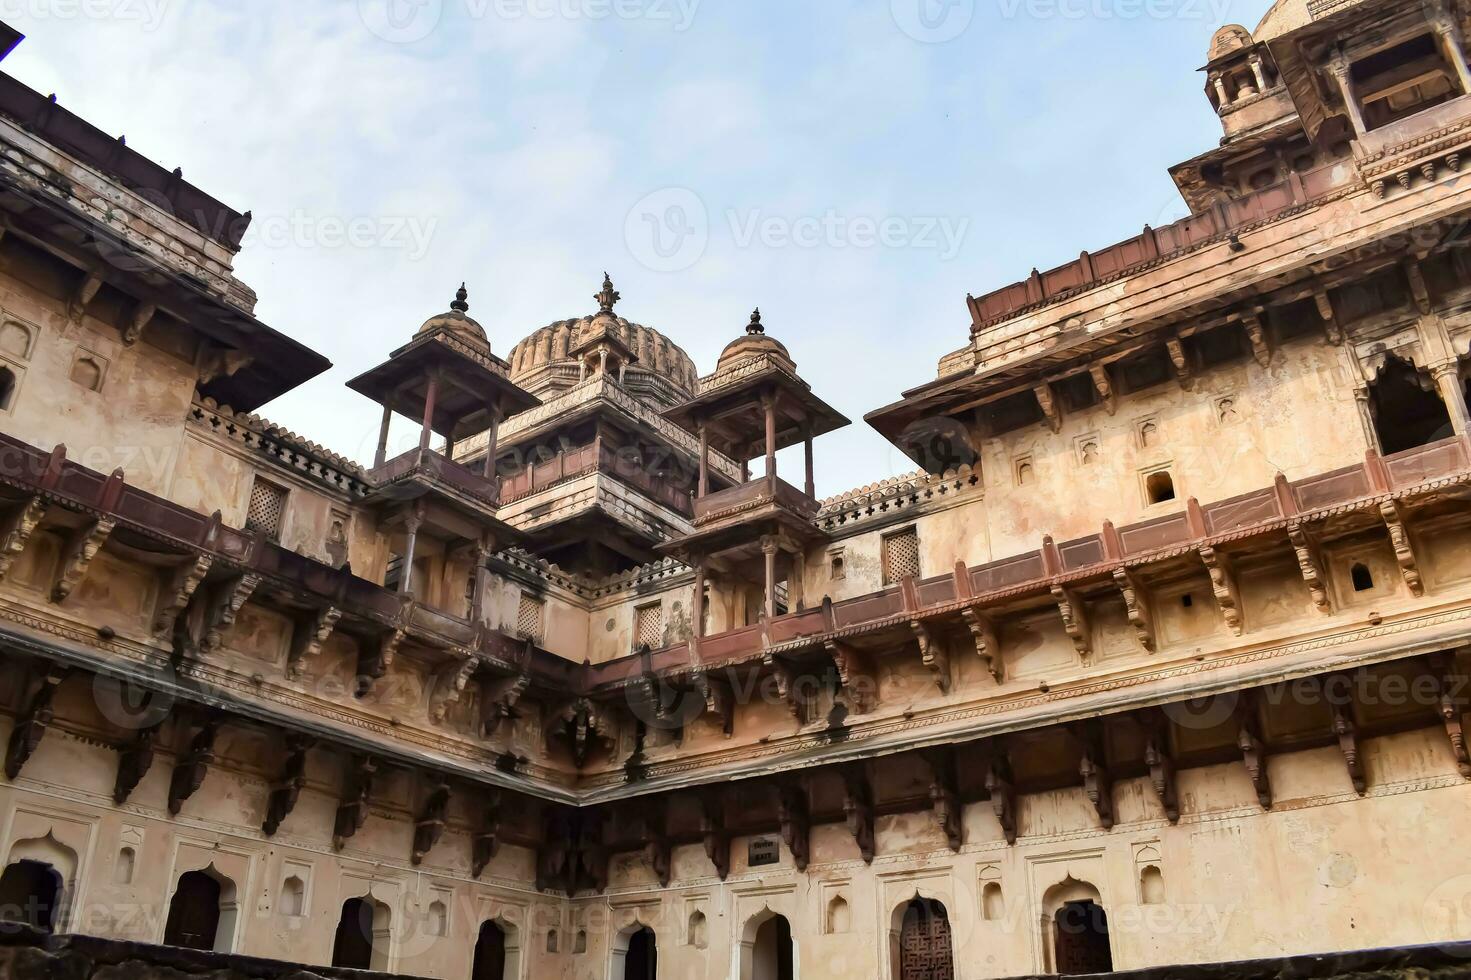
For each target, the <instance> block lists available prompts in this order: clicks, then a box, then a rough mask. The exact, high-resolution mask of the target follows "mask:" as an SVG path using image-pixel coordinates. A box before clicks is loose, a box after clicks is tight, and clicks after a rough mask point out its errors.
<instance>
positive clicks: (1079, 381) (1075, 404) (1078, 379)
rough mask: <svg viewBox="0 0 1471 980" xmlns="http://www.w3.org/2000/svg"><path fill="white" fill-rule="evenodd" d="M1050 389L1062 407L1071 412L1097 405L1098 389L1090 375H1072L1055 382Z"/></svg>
mask: <svg viewBox="0 0 1471 980" xmlns="http://www.w3.org/2000/svg"><path fill="white" fill-rule="evenodd" d="M1052 388H1053V390H1054V391H1056V392H1057V397H1058V398H1060V399H1061V400H1062V407H1063V408H1064V409H1066V410H1068V411H1071V412H1081V411H1083V410H1084V409H1085V408H1092V407H1093V406H1094V405H1097V404H1098V401H1099V399H1098V388H1097V386H1096V385H1094V384H1093V375H1091V374H1087V373H1084V374H1073V375H1069V376H1068V377H1066V378H1063V379H1062V380H1061V381H1055V382H1053V384H1052Z"/></svg>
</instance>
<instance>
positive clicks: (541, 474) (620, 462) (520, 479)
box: [500, 443, 694, 517]
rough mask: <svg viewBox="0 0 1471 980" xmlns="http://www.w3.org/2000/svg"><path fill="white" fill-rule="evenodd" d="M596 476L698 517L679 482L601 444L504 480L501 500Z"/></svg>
mask: <svg viewBox="0 0 1471 980" xmlns="http://www.w3.org/2000/svg"><path fill="white" fill-rule="evenodd" d="M592 473H603V474H606V475H607V476H611V477H613V478H614V479H616V480H618V481H619V482H620V483H623V484H625V485H626V486H629V487H632V488H633V489H635V490H637V491H639V492H640V493H642V494H643V495H644V496H646V497H648V498H649V499H651V500H653V501H655V502H656V503H660V504H663V505H664V506H666V507H668V508H669V509H670V510H673V511H674V512H676V513H678V514H681V515H683V516H685V517H690V516H692V515H693V514H694V506H693V504H692V503H691V501H690V494H689V492H688V491H687V490H681V489H680V488H679V485H678V484H677V483H675V482H671V481H670V480H669V479H668V478H667V477H663V476H660V475H659V474H656V473H654V472H651V471H650V470H649V469H648V468H647V466H646V464H645V463H644V462H643V461H642V460H641V459H640V458H638V457H636V456H634V455H633V454H631V453H620V452H618V451H617V450H615V449H611V448H609V447H607V446H604V445H602V444H599V443H594V444H593V445H590V446H583V447H581V448H580V449H574V450H571V451H568V452H564V453H558V454H557V455H556V456H555V457H553V458H552V459H549V460H545V461H542V462H539V463H533V464H531V465H530V466H527V467H526V468H525V469H523V470H522V471H521V472H520V473H516V474H513V475H511V476H503V477H501V478H500V490H501V500H502V501H503V502H507V503H509V502H511V501H515V500H520V499H522V498H523V497H529V496H532V495H533V494H537V493H541V492H542V491H543V490H546V489H548V488H550V487H554V486H556V485H557V484H559V483H564V482H566V481H568V480H574V479H577V478H578V477H583V476H587V475H589V474H592Z"/></svg>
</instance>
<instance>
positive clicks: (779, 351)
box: [715, 310, 797, 374]
mask: <svg viewBox="0 0 1471 980" xmlns="http://www.w3.org/2000/svg"><path fill="white" fill-rule="evenodd" d="M758 354H771V355H773V356H775V357H779V358H781V360H783V361H785V362H786V366H787V367H788V368H790V369H791V370H792V371H793V372H794V373H795V372H796V370H797V365H796V363H795V362H794V361H793V360H792V355H791V354H790V353H788V352H787V348H786V345H785V344H783V343H782V342H781V341H779V340H777V339H776V338H775V337H768V336H767V335H766V328H765V327H764V326H762V324H761V311H760V310H757V311H756V312H755V313H752V314H751V322H750V323H749V324H748V325H747V326H746V335H745V336H744V337H738V338H736V339H735V340H733V341H731V342H730V343H729V344H727V345H726V347H725V350H723V351H721V352H720V360H719V361H718V362H717V363H716V365H715V373H716V374H720V373H721V372H723V371H727V370H729V369H730V368H732V367H735V366H736V365H737V364H739V363H740V362H741V361H744V360H746V359H747V358H751V357H755V356H756V355H758Z"/></svg>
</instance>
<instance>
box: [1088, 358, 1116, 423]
mask: <svg viewBox="0 0 1471 980" xmlns="http://www.w3.org/2000/svg"><path fill="white" fill-rule="evenodd" d="M1088 374H1089V376H1090V377H1092V379H1093V387H1094V389H1095V390H1096V391H1097V392H1098V400H1099V401H1100V402H1102V403H1103V409H1104V411H1106V412H1108V414H1109V415H1113V414H1114V413H1115V412H1117V411H1118V409H1119V400H1118V395H1117V394H1116V393H1115V392H1114V387H1113V379H1112V378H1110V377H1109V374H1108V365H1106V364H1094V365H1093V366H1091V367H1090V368H1088Z"/></svg>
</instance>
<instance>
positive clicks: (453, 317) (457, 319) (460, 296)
mask: <svg viewBox="0 0 1471 980" xmlns="http://www.w3.org/2000/svg"><path fill="white" fill-rule="evenodd" d="M469 298H470V293H469V291H467V290H466V289H465V284H464V283H461V284H460V290H459V292H457V293H455V299H454V302H452V303H450V305H449V312H448V313H440V314H438V315H437V316H431V317H430V318H429V319H427V320H425V321H424V325H423V326H422V327H420V328H419V332H418V333H416V334H415V335H414V336H416V337H422V336H423V335H424V334H426V333H429V332H430V331H431V330H441V329H442V330H448V331H449V332H451V333H455V334H459V335H460V336H461V337H465V338H469V339H470V340H473V341H475V342H476V343H479V344H481V345H483V346H485V347H486V348H489V347H490V338H489V337H487V336H486V335H485V328H484V327H482V326H481V325H480V324H479V323H476V322H475V321H474V320H472V319H470V317H469V316H468V315H467V314H468V313H469V310H470V304H469V302H468V300H469Z"/></svg>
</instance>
